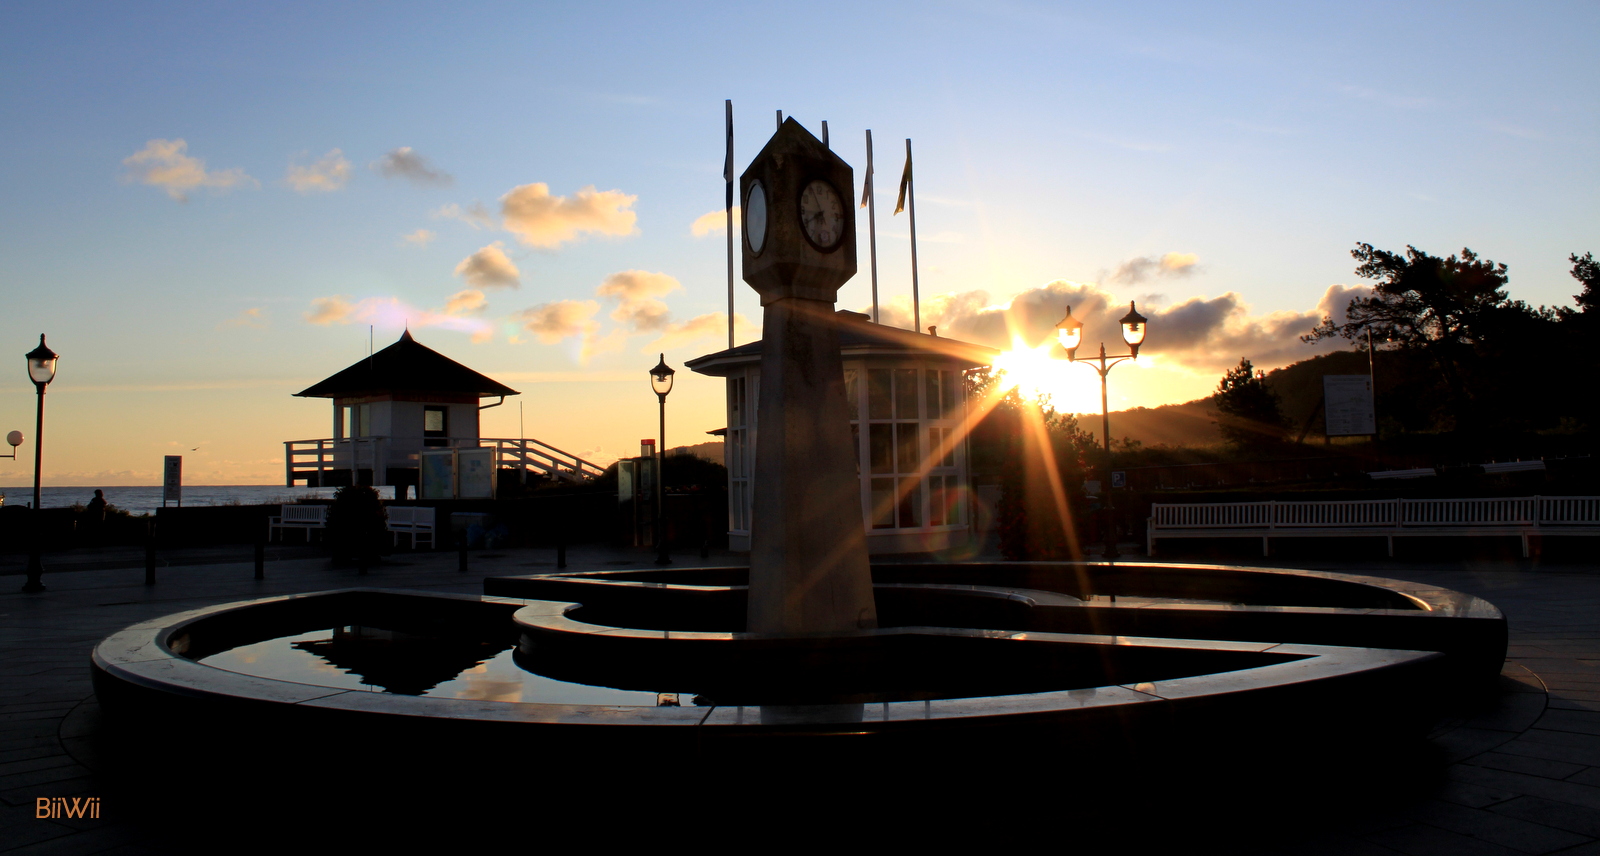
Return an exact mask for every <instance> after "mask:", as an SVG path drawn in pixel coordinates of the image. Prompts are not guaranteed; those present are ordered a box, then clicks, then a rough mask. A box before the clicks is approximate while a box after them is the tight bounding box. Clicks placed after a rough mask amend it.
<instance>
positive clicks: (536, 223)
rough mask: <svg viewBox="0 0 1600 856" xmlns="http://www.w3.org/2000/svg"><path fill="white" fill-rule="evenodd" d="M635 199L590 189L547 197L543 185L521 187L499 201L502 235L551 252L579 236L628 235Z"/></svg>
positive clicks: (632, 220)
mask: <svg viewBox="0 0 1600 856" xmlns="http://www.w3.org/2000/svg"><path fill="white" fill-rule="evenodd" d="M638 198H639V197H637V196H630V195H628V194H626V193H623V192H622V191H620V190H604V191H597V190H595V189H594V186H593V185H590V186H588V187H585V188H583V189H581V190H579V191H578V192H577V193H574V194H573V195H572V196H570V197H568V196H551V195H550V186H549V185H547V184H545V183H544V182H537V183H534V184H524V185H522V186H520V187H516V188H513V189H512V191H511V192H510V193H507V194H506V195H505V196H502V197H500V217H501V221H502V225H504V226H505V229H506V231H508V232H511V233H512V234H514V235H516V236H517V240H519V241H521V242H522V243H524V244H527V245H529V246H533V247H545V248H547V249H554V248H555V247H558V246H560V245H561V244H563V243H565V242H567V241H574V240H577V239H578V237H579V236H580V235H581V234H584V233H593V234H598V235H630V234H633V231H634V223H635V222H636V221H637V220H638V219H639V218H638V215H637V214H635V213H634V212H633V211H631V210H629V209H630V208H632V207H633V203H634V201H635V200H637V199H638Z"/></svg>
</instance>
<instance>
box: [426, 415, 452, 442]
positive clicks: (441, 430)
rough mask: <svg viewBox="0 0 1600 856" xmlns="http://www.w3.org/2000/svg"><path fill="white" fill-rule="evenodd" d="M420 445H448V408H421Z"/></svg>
mask: <svg viewBox="0 0 1600 856" xmlns="http://www.w3.org/2000/svg"><path fill="white" fill-rule="evenodd" d="M422 445H424V446H449V445H450V408H448V407H443V406H439V407H435V406H432V405H430V406H427V407H424V408H422Z"/></svg>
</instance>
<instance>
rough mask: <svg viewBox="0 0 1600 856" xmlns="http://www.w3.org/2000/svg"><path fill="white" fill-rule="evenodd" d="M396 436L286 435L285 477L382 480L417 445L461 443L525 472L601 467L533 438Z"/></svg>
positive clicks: (564, 473)
mask: <svg viewBox="0 0 1600 856" xmlns="http://www.w3.org/2000/svg"><path fill="white" fill-rule="evenodd" d="M400 442H405V441H400ZM400 442H396V441H395V440H393V439H392V438H389V437H356V438H353V439H348V440H344V439H335V438H331V437H330V438H323V439H317V440H289V441H286V442H285V443H284V444H283V448H284V479H285V482H284V483H285V484H288V485H290V486H293V485H294V483H295V480H296V479H307V478H310V477H311V476H313V475H315V476H316V479H317V483H318V484H327V480H328V475H327V474H328V473H330V472H337V471H340V470H362V469H370V470H372V471H373V475H374V478H375V479H377V480H379V483H384V482H385V481H386V480H385V479H384V477H383V476H382V475H380V473H381V472H382V471H385V470H387V469H391V468H404V467H415V466H417V453H418V452H419V451H422V450H424V449H432V448H450V447H451V446H454V447H455V448H461V449H477V448H492V449H494V450H495V468H496V469H512V470H520V471H522V472H524V473H526V472H528V471H529V470H532V471H535V472H539V473H543V474H545V475H549V476H551V477H553V478H559V479H563V480H566V481H582V480H584V479H591V478H594V477H595V476H598V475H600V474H601V473H603V472H605V468H604V467H602V466H600V465H599V464H596V463H594V462H592V461H587V460H584V459H583V458H580V457H578V456H577V455H574V454H572V453H570V452H564V451H562V450H560V449H557V448H556V447H554V446H552V445H550V444H549V443H544V442H541V441H539V440H534V439H531V438H518V439H506V438H498V437H482V438H479V439H476V440H470V439H469V440H453V441H448V442H449V443H450V445H449V446H441V447H435V446H423V445H421V444H420V443H416V445H414V446H413V445H411V444H410V443H407V445H405V446H401V445H400ZM412 442H415V441H412Z"/></svg>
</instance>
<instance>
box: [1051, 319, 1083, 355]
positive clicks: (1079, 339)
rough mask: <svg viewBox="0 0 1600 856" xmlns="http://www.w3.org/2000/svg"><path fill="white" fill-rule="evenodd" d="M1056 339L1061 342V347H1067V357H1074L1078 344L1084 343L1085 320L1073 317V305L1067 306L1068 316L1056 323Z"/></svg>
mask: <svg viewBox="0 0 1600 856" xmlns="http://www.w3.org/2000/svg"><path fill="white" fill-rule="evenodd" d="M1056 340H1057V341H1059V342H1061V347H1063V348H1066V349H1067V359H1069V360H1070V359H1072V358H1073V354H1074V352H1075V351H1077V350H1078V346H1079V345H1081V344H1083V322H1082V321H1079V320H1078V319H1076V318H1074V317H1072V307H1071V306H1068V307H1067V316H1066V317H1065V318H1062V319H1061V321H1060V322H1059V323H1057V324H1056Z"/></svg>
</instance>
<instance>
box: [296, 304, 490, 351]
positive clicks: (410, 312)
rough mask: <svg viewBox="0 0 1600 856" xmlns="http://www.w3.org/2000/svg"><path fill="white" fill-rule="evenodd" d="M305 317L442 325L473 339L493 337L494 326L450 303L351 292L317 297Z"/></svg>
mask: <svg viewBox="0 0 1600 856" xmlns="http://www.w3.org/2000/svg"><path fill="white" fill-rule="evenodd" d="M480 296H481V295H480ZM460 298H462V294H457V295H456V296H455V297H452V298H451V304H452V305H460V304H458V303H457V301H458V299H460ZM305 319H306V321H308V322H310V323H312V324H317V325H322V326H326V325H329V324H373V325H376V326H379V327H384V328H388V329H391V330H397V329H400V328H402V327H409V328H411V329H419V328H423V327H440V328H443V329H445V330H455V331H457V332H461V333H469V334H471V335H472V341H473V342H487V341H489V340H490V339H492V338H493V337H494V326H493V325H492V324H490V323H489V322H488V321H485V320H483V319H482V318H472V317H467V316H466V315H463V314H453V313H452V311H451V307H450V305H447V306H446V307H445V309H444V310H443V311H440V310H434V309H422V308H420V307H416V306H412V305H410V304H408V303H406V302H405V301H403V300H401V299H400V298H398V297H367V298H363V299H361V300H351V298H350V297H349V296H348V295H344V294H336V295H333V296H331V297H318V298H315V299H313V300H312V301H311V309H310V311H308V312H306V313H305Z"/></svg>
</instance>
